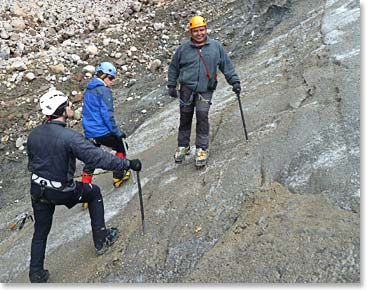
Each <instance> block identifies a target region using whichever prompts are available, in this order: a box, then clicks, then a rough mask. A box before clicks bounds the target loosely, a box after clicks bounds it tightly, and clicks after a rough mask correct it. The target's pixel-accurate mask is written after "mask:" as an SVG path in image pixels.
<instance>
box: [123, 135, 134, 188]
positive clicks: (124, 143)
mask: <svg viewBox="0 0 367 290" xmlns="http://www.w3.org/2000/svg"><path fill="white" fill-rule="evenodd" d="M122 144H123V145H124V149H125V156H126V157H127V147H126V142H125V139H124V138H122ZM131 175H132V176H133V181H134V184H135V183H136V179H135V174H134V171H132V170H131Z"/></svg>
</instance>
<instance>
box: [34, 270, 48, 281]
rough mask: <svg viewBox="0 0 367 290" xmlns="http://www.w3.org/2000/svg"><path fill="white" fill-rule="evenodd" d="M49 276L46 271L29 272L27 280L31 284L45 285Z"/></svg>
mask: <svg viewBox="0 0 367 290" xmlns="http://www.w3.org/2000/svg"><path fill="white" fill-rule="evenodd" d="M49 276H50V274H49V272H48V270H43V269H41V270H38V271H32V270H31V271H29V280H30V281H31V283H47V281H48V277H49Z"/></svg>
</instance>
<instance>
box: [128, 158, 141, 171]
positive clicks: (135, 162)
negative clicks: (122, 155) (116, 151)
mask: <svg viewBox="0 0 367 290" xmlns="http://www.w3.org/2000/svg"><path fill="white" fill-rule="evenodd" d="M130 169H132V170H134V171H140V170H141V161H140V160H139V159H132V160H130Z"/></svg>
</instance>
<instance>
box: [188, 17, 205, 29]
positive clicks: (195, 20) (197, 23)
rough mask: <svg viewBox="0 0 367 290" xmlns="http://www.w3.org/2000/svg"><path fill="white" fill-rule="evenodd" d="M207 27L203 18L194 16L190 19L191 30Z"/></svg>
mask: <svg viewBox="0 0 367 290" xmlns="http://www.w3.org/2000/svg"><path fill="white" fill-rule="evenodd" d="M202 26H204V27H206V21H205V19H204V17H202V16H194V17H191V19H190V24H189V29H190V30H191V29H194V28H196V27H202Z"/></svg>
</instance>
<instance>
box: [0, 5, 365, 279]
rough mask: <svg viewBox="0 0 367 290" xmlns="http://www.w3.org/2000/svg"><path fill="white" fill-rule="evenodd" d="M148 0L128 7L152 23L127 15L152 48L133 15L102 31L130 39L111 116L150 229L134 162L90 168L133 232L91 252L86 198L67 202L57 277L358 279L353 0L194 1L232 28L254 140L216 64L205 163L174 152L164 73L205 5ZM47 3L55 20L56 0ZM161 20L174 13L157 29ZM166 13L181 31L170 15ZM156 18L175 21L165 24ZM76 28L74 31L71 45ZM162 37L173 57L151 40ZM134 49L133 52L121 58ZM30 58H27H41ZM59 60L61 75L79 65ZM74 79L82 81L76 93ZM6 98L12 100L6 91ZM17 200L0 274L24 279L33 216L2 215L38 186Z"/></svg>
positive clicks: (51, 257) (218, 34) (53, 246)
mask: <svg viewBox="0 0 367 290" xmlns="http://www.w3.org/2000/svg"><path fill="white" fill-rule="evenodd" d="M74 2H75V1H74ZM140 2H141V3H143V5H142V7H140V5H138V4H136V3H135V4H134V5H133V6H131V7H130V9H131V11H133V9H135V12H136V11H138V12H139V13H141V11H146V14H142V15H141V18H139V19H150V20H149V24H148V23H146V22H144V20H141V22H139V21H137V19H135V18H138V17H131V18H132V19H130V18H129V20H126V24H127V25H126V27H129V28H132V27H133V28H134V29H135V30H134V31H139V34H140V35H139V36H145V42H144V44H145V49H146V50H143V47H142V46H141V45H140V44H141V42H140V41H138V39H139V38H134V37H138V36H137V35H134V34H131V33H130V32H131V31H130V32H129V31H128V30H127V29H126V30H121V31H120V36H121V37H120V38H119V41H116V40H114V38H113V37H112V36H111V37H110V38H104V40H101V42H102V43H104V46H105V47H110V46H111V47H112V46H113V45H118V44H119V43H120V44H122V43H124V44H122V45H123V46H124V49H122V50H121V51H117V50H116V51H115V52H114V53H118V52H119V53H121V54H122V55H124V57H121V58H120V59H119V60H118V63H119V66H120V68H119V70H120V72H121V73H122V74H123V76H124V78H126V86H125V83H123V82H121V83H119V84H118V85H117V86H116V87H115V88H114V93H115V95H116V110H117V111H118V112H122V113H121V115H118V117H117V119H118V121H119V122H124V126H123V128H124V129H125V128H129V130H128V131H127V132H128V140H127V141H128V143H129V154H128V158H140V159H141V160H142V162H143V170H142V172H141V174H140V177H141V183H142V190H143V196H144V206H145V234H144V235H142V234H141V220H140V212H139V201H138V197H137V194H136V193H137V185H136V184H135V183H134V182H133V181H134V180H133V178H131V179H130V180H129V181H128V182H126V183H125V184H124V185H123V186H122V187H121V188H120V189H118V190H116V189H114V188H113V187H112V184H111V178H112V177H111V173H108V172H107V173H106V172H101V171H98V172H97V173H98V175H96V176H95V177H94V182H95V183H96V184H98V185H99V186H100V187H101V189H102V192H103V197H104V204H105V211H106V220H107V224H108V225H113V226H118V227H119V228H120V229H121V232H122V233H123V234H122V236H121V238H120V239H119V240H118V241H117V242H116V244H115V245H114V246H113V247H112V248H111V250H110V251H109V252H107V253H106V254H105V255H103V256H102V257H98V258H96V257H95V255H94V252H93V247H92V245H91V240H90V221H89V216H88V213H87V212H86V211H83V210H82V209H80V208H79V207H75V208H73V209H71V210H66V209H63V208H61V209H60V210H59V211H57V212H56V213H55V218H54V224H53V229H52V232H51V234H50V238H49V241H48V252H47V257H46V265H47V267H48V269H49V270H50V272H51V275H52V273H57V275H56V274H55V275H52V276H51V280H52V281H51V282H57V283H62V282H113V283H121V282H133V283H144V282H147V283H152V282H153V283H154V282H178V283H181V282H190V283H192V282H195V283H198V282H211V283H213V282H224V283H236V282H241V283H359V282H360V169H359V168H360V149H359V148H360V147H359V146H360V145H359V144H360V125H359V124H360V119H359V118H360V117H359V116H360V97H359V90H360V25H359V23H360V8H359V6H358V3H356V2H355V1H351V0H325V1H317V0H309V1H295V0H272V1H246V0H238V1H237V0H234V1H220V0H216V1H199V2H200V4H202V5H203V9H202V11H203V14H206V13H207V14H208V15H211V17H209V18H210V22H208V25H209V28H210V29H211V32H210V33H211V34H210V35H211V36H212V37H213V38H217V39H219V40H220V41H221V42H223V43H224V44H225V47H226V49H227V50H228V51H229V53H230V55H231V58H232V59H233V62H234V64H235V67H236V70H237V72H238V74H239V76H240V79H241V84H242V87H243V90H242V94H241V101H242V106H243V110H244V116H245V121H246V127H247V131H248V133H249V141H248V142H246V141H245V136H244V131H243V124H242V121H241V115H240V110H239V104H238V100H237V99H236V97H235V96H234V94H233V92H232V91H231V87H229V86H228V85H227V84H226V82H225V80H224V78H223V76H222V75H220V79H219V86H218V89H217V91H216V92H215V95H214V98H213V105H212V108H211V111H210V123H211V131H210V134H211V142H210V151H209V161H208V165H207V166H206V167H205V168H204V169H202V170H197V169H195V167H194V161H193V153H194V148H191V154H190V155H189V156H188V157H187V159H186V160H185V161H184V162H183V164H180V165H178V164H175V163H174V162H173V154H174V150H175V148H176V146H177V144H176V139H177V128H178V120H179V115H178V103H177V102H175V101H171V100H170V101H167V98H169V97H168V96H166V91H165V88H164V86H165V85H166V80H165V74H166V69H167V64H168V63H169V58H170V56H171V55H172V52H173V50H174V48H175V47H177V45H178V44H179V43H180V42H181V40H184V39H186V38H187V33H186V32H185V34H182V33H181V34H180V32H182V31H184V29H186V27H187V26H186V25H187V19H188V17H189V16H190V15H187V14H189V12H188V11H196V10H195V9H197V5H194V6H190V3H186V2H185V1H153V2H154V3H153V4H152V5H153V6H149V9H148V10H149V11H147V10H144V9H145V8H146V7H145V6H144V5H147V4H146V2H147V1H140ZM148 2H149V1H148ZM209 2H210V3H209ZM214 2H215V3H214ZM196 4H197V3H196ZM213 4H215V6H213ZM2 5H3V6H2V7H7V6H6V5H4V4H2ZM0 7H1V6H0ZM134 7H135V8H134ZM152 7H154V9H151V8H152ZM181 7H182V10H180V9H181ZM213 7H222V9H220V10H218V9H216V10H214V8H213ZM6 9H8V8H6ZM211 9H213V10H211ZM173 11H174V12H173ZM21 14H22V13H21V11H18V12H17V15H21ZM129 15H130V14H129ZM42 17H43V18H44V19H49V20H50V21H51V19H54V21H57V19H56V17H55V15H53V14H52V13H51V12H50V13H49V14H47V12H44V13H43V16H42ZM144 17H146V18H144ZM130 21H131V22H130ZM101 23H102V22H101ZM154 23H164V25H163V26H160V28H161V29H163V31H161V30H156V29H157V27H154ZM94 24H95V27H96V29H97V27H98V23H94ZM140 25H141V26H140ZM172 27H176V30H175V31H176V33H173V30H169V29H171V28H172ZM180 27H182V29H183V30H182V31H179V30H177V29H179V28H180ZM106 29H107V30H108V29H109V26H107V28H106ZM165 30H167V31H165ZM59 32H60V33H61V31H60V30H59V29H56V30H55V33H56V35H59ZM8 33H10V32H8ZM145 33H146V34H145ZM150 33H153V34H150ZM157 33H159V35H161V34H160V33H162V35H166V36H169V37H168V38H167V37H164V38H163V40H162V37H159V35H158V34H157ZM147 35H149V37H147ZM73 37H75V36H71V38H70V39H67V40H65V41H67V42H66V43H64V45H65V46H64V47H71V46H72V43H74V40H73V39H74V38H73ZM107 39H108V40H107ZM72 40H73V41H72ZM0 41H1V40H0ZM163 41H164V42H163ZM157 43H158V44H157ZM89 44H91V43H89V42H88V45H89ZM88 45H85V46H83V47H82V48H83V51H84V49H85V48H86V47H88ZM155 45H158V46H160V49H161V50H160V51H161V52H162V55H164V57H163V56H162V57H151V55H149V52H151V51H152V49H151V47H156V46H155ZM76 47H78V46H76ZM117 47H118V46H117ZM98 49H99V47H98ZM65 50H66V48H65ZM153 50H154V49H153ZM101 51H102V53H104V52H103V51H104V50H103V49H102V50H101ZM99 53H101V52H99ZM91 54H93V53H91V51H89V52H88V55H91ZM68 55H70V56H72V55H74V57H72V58H71V62H73V63H74V64H73V65H78V66H80V72H82V73H83V74H87V73H89V74H91V73H92V72H93V69H92V68H93V67H88V64H87V63H83V62H82V61H79V58H78V57H77V56H80V58H81V60H83V59H84V56H82V55H81V54H78V53H76V52H75V51H74V50H72V49H71V50H70V53H69V52H68ZM114 55H115V54H114ZM46 56H47V54H46ZM95 57H96V56H95ZM65 59H68V57H65ZM129 60H134V61H136V62H134V63H133V65H130V64H129V65H127V64H126V62H128V61H129ZM154 60H157V61H156V62H155V61H154ZM162 60H164V61H162ZM17 61H20V60H19V59H17ZM158 61H160V62H161V63H160V62H158ZM9 63H10V64H14V65H13V68H12V70H14V76H13V77H12V78H10V79H9V83H11V84H13V83H14V82H16V81H17V78H20V77H21V76H22V75H21V74H22V73H24V72H23V71H22V70H19V69H15V67H14V66H15V60H9ZM22 63H23V64H24V65H25V66H26V69H27V70H28V69H30V68H32V64H33V63H34V61H33V60H32V61H29V62H27V61H23V62H22ZM42 63H44V62H43V61H42ZM153 63H156V66H155V67H154V69H152V64H153ZM158 63H159V65H158ZM57 64H58V63H57V62H52V65H54V66H56V65H57ZM139 65H141V66H139ZM147 65H148V66H147ZM10 68H11V65H9V69H10ZM63 68H64V70H63V71H64V75H67V74H68V69H69V66H68V65H65V66H63ZM138 68H144V73H143V74H139V69H138ZM37 69H38V70H40V71H43V70H47V69H48V67H46V68H44V67H42V66H38V67H37ZM55 69H56V68H55ZM83 69H84V71H83ZM153 71H154V72H153ZM35 72H36V70H35ZM35 74H36V73H35ZM83 74H82V77H83ZM36 75H37V78H36V79H34V80H33V81H32V82H29V83H31V84H35V82H37V80H38V78H39V77H41V76H42V73H40V74H39V75H38V74H36ZM58 77H59V76H58ZM55 78H56V77H55ZM20 79H22V78H20ZM50 79H51V78H50ZM27 83H28V82H27ZM50 83H55V82H52V79H51V80H50ZM65 83H67V81H65ZM43 85H44V84H43ZM58 85H60V83H58ZM10 87H11V86H10V85H9V88H10ZM44 89H45V88H44ZM79 91H80V90H79V89H74V90H72V92H73V95H76V96H77V95H79V93H78V92H79ZM31 100H36V101H35V103H37V98H32V97H30V96H29V95H28V94H25V96H24V97H19V98H18V102H17V104H18V103H19V104H21V103H23V104H25V105H26V106H30V104H32V101H31ZM2 105H3V106H4V108H10V106H9V105H8V99H5V100H4V101H3V103H2ZM143 112H144V113H143ZM5 116H6V117H7V118H8V119H9V120H11V121H12V122H14V121H15V120H16V121H17V122H21V120H23V118H24V120H23V122H24V123H25V124H27V126H30V127H29V128H31V127H32V126H35V125H36V124H37V123H38V122H37V119H36V118H34V119H28V118H29V116H25V115H23V114H22V115H21V116H18V115H16V114H13V115H11V114H9V115H5ZM31 121H32V122H34V123H32V122H31ZM30 122H31V123H30ZM75 129H80V128H79V127H78V126H75ZM4 131H5V130H4ZM194 131H195V128H193V132H194ZM13 132H14V130H7V131H6V133H3V135H1V140H2V143H1V144H3V143H5V142H10V141H9V140H11V139H12V138H13V139H14V143H16V144H17V145H19V148H20V147H21V146H23V144H24V139H23V136H24V132H23V134H20V136H22V138H21V139H19V137H16V135H15V133H13ZM193 137H194V135H193ZM193 139H194V138H193ZM0 150H3V149H1V148H0ZM17 151H20V150H18V149H17ZM9 155H10V153H9ZM9 155H6V156H9ZM23 158H24V157H23ZM23 166H25V165H24V162H23ZM81 166H82V164H80V163H79V164H78V168H79V170H80V168H81ZM3 168H5V169H6V170H7V171H6V172H13V171H15V170H14V169H18V171H19V168H20V167H19V166H17V165H16V164H15V165H14V163H12V162H9V163H6V165H4V166H3ZM13 174H15V173H13ZM10 175H11V174H10ZM27 181H28V179H27ZM7 184H8V183H7V180H6V179H4V182H2V183H0V186H1V187H3V188H2V189H3V190H4V187H5V185H7ZM16 186H19V188H22V189H23V191H21V190H18V191H17V190H15V188H14V187H16ZM14 187H11V188H10V187H9V190H8V188H6V192H7V193H8V194H7V195H5V194H4V195H3V196H6V198H9V192H10V193H14V198H15V196H21V197H24V193H23V194H21V193H20V192H24V191H25V189H24V188H27V187H26V184H25V185H23V187H22V186H21V185H18V184H16V185H14ZM0 190H1V189H0ZM4 192H5V190H4ZM19 200H20V201H19ZM19 200H18V199H17V202H16V203H13V204H11V205H6V206H4V207H3V208H0V220H1V221H6V222H2V224H1V227H0V231H1V233H2V235H1V239H2V240H1V241H0V253H2V254H1V255H2V260H3V261H5V262H4V263H1V264H0V279H1V281H2V282H25V281H28V278H27V274H28V272H27V267H28V265H27V263H28V262H27V258H26V257H29V244H30V239H31V232H32V226H31V223H30V222H29V223H26V225H25V228H24V229H23V230H22V231H18V232H16V233H15V232H10V231H9V230H8V228H7V226H8V224H9V223H10V222H11V221H12V220H13V219H14V217H15V216H17V215H18V214H19V213H20V212H26V211H31V208H30V203H29V200H28V199H21V198H19Z"/></svg>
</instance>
